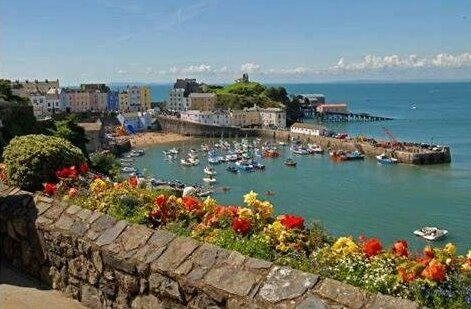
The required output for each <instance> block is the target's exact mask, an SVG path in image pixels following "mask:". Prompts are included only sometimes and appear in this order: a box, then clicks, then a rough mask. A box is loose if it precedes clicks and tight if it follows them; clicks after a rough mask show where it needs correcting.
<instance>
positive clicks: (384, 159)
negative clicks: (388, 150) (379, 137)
mask: <svg viewBox="0 0 471 309" xmlns="http://www.w3.org/2000/svg"><path fill="white" fill-rule="evenodd" d="M376 159H377V160H378V162H379V163H381V164H394V163H397V159H396V158H393V157H391V156H388V155H386V154H385V153H383V154H380V155H378V156H376Z"/></svg>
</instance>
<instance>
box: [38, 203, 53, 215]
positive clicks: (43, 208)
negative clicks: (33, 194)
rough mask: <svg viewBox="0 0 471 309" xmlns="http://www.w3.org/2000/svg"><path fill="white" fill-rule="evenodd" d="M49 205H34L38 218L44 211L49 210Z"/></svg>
mask: <svg viewBox="0 0 471 309" xmlns="http://www.w3.org/2000/svg"><path fill="white" fill-rule="evenodd" d="M51 206H52V204H51V203H45V202H39V203H36V209H37V210H38V216H40V215H42V214H43V213H44V212H45V211H46V210H48V209H49V208H51Z"/></svg>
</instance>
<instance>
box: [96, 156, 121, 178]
mask: <svg viewBox="0 0 471 309" xmlns="http://www.w3.org/2000/svg"><path fill="white" fill-rule="evenodd" d="M91 163H92V169H93V170H95V171H97V172H99V173H102V174H104V175H107V176H110V177H112V178H115V177H117V176H119V168H120V164H119V162H118V160H117V159H116V157H115V156H114V155H113V154H112V153H96V154H94V155H92V157H91Z"/></svg>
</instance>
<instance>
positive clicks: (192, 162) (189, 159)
mask: <svg viewBox="0 0 471 309" xmlns="http://www.w3.org/2000/svg"><path fill="white" fill-rule="evenodd" d="M188 162H190V163H191V165H193V166H196V165H198V164H200V160H198V159H195V158H191V157H190V158H188Z"/></svg>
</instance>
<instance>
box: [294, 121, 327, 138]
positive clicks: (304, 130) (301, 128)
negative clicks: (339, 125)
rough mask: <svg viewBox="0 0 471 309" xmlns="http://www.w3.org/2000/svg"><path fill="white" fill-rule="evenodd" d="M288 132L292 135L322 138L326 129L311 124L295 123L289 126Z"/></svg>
mask: <svg viewBox="0 0 471 309" xmlns="http://www.w3.org/2000/svg"><path fill="white" fill-rule="evenodd" d="M290 131H291V132H292V133H298V134H306V135H314V136H323V135H325V132H326V131H327V129H326V127H324V126H321V125H317V124H312V123H299V122H296V123H295V124H293V125H292V126H291V129H290Z"/></svg>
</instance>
